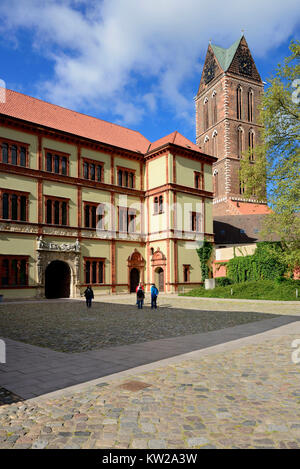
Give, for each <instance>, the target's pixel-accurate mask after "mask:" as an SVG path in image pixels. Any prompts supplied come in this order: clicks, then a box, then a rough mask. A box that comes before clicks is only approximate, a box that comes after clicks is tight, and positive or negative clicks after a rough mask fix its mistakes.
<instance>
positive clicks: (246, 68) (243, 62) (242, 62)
mask: <svg viewBox="0 0 300 469" xmlns="http://www.w3.org/2000/svg"><path fill="white" fill-rule="evenodd" d="M239 72H240V73H241V74H243V75H249V76H251V75H252V60H251V57H250V55H249V54H247V53H243V54H240V56H239Z"/></svg>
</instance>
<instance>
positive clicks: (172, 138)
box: [148, 130, 202, 153]
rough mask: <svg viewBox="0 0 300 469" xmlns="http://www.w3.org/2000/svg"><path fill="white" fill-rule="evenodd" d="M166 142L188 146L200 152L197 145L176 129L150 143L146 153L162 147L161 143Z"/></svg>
mask: <svg viewBox="0 0 300 469" xmlns="http://www.w3.org/2000/svg"><path fill="white" fill-rule="evenodd" d="M167 143H173V144H175V145H179V146H181V147H184V148H188V149H189V150H193V151H197V152H199V153H202V152H201V150H200V148H199V147H197V145H195V144H194V143H193V142H191V141H190V140H188V139H187V138H186V137H184V136H183V135H181V134H180V133H179V132H177V130H176V131H175V132H172V133H171V134H169V135H166V136H165V137H162V138H160V139H159V140H156V142H154V143H151V145H150V147H149V148H148V153H150V152H151V151H153V150H156V149H158V148H160V147H162V146H163V145H165V144H167Z"/></svg>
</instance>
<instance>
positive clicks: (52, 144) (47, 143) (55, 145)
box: [42, 138, 78, 177]
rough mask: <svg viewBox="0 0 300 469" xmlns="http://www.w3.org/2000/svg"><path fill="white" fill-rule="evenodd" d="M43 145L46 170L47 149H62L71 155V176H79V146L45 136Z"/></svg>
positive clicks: (43, 163) (61, 150)
mask: <svg viewBox="0 0 300 469" xmlns="http://www.w3.org/2000/svg"><path fill="white" fill-rule="evenodd" d="M42 145H43V162H42V165H43V166H42V167H43V168H44V171H46V167H45V155H46V151H45V149H46V148H47V150H53V151H55V150H56V151H60V152H63V153H68V154H69V155H70V156H69V176H72V177H77V176H78V169H77V147H76V146H75V145H71V144H69V143H64V142H59V141H57V140H51V139H48V138H43V141H42Z"/></svg>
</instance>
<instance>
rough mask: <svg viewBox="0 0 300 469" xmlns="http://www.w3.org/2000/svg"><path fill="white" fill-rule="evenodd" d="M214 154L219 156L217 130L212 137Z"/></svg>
mask: <svg viewBox="0 0 300 469" xmlns="http://www.w3.org/2000/svg"><path fill="white" fill-rule="evenodd" d="M212 154H213V156H218V132H217V131H216V130H215V131H214V133H213V136H212Z"/></svg>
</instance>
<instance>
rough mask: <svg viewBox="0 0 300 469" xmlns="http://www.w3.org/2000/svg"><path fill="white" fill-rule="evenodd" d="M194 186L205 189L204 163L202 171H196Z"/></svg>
mask: <svg viewBox="0 0 300 469" xmlns="http://www.w3.org/2000/svg"><path fill="white" fill-rule="evenodd" d="M194 186H195V189H201V190H203V189H204V172H203V165H202V170H201V171H194Z"/></svg>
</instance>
